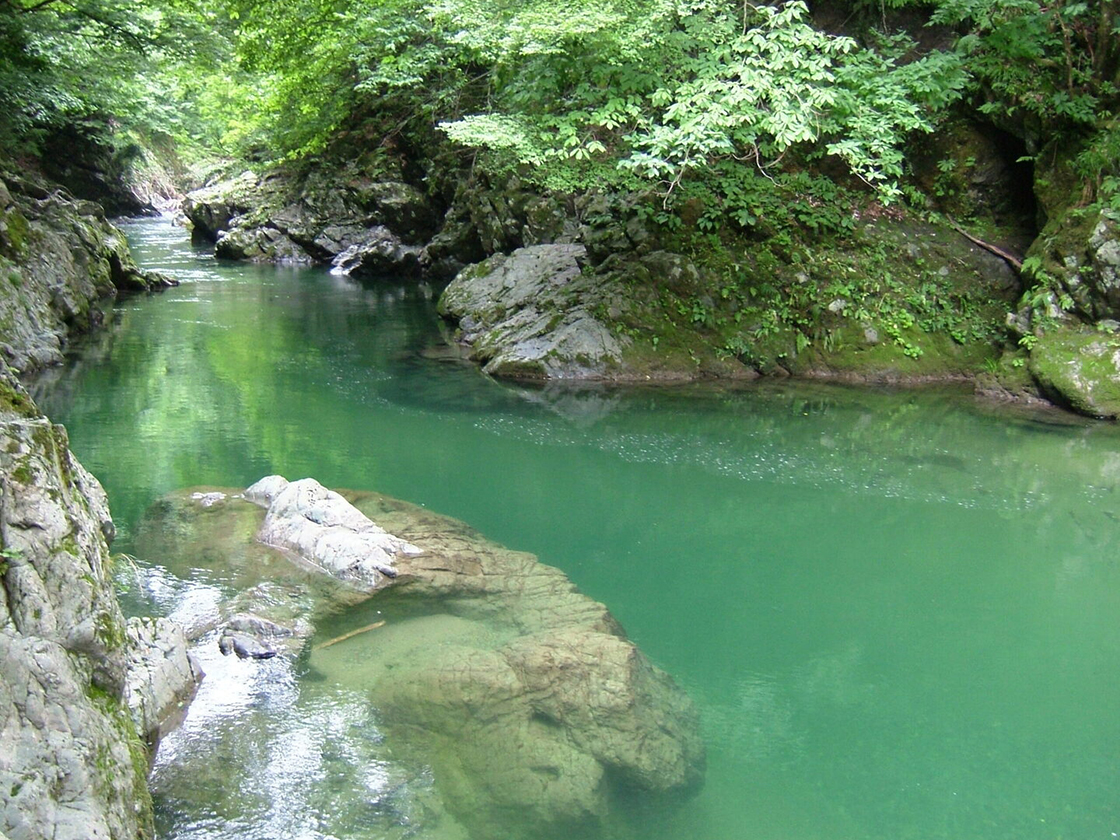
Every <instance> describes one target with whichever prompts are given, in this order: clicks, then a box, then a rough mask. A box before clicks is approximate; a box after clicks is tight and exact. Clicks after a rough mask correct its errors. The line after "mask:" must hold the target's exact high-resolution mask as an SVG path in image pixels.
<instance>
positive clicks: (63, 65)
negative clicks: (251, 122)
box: [0, 0, 220, 152]
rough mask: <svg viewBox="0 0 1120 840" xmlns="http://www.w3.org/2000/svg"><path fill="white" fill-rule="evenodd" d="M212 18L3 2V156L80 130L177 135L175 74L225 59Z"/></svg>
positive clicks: (109, 3)
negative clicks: (70, 130) (131, 130)
mask: <svg viewBox="0 0 1120 840" xmlns="http://www.w3.org/2000/svg"><path fill="white" fill-rule="evenodd" d="M209 17H210V16H208V15H207V14H206V13H205V12H204V11H203V10H202V9H201V8H199V7H197V6H195V5H193V4H188V3H186V2H183V0H137V1H136V2H133V1H132V0H68V2H61V0H47V2H43V0H0V149H7V150H9V151H15V152H35V151H36V150H37V148H38V146H39V144H40V143H41V142H42V140H43V139H44V137H45V136H46V135H47V134H49V133H51V132H53V131H56V130H58V129H61V128H71V127H75V126H79V127H80V130H81V131H83V132H86V133H88V132H90V131H93V132H95V133H100V134H103V135H104V136H106V137H108V136H109V135H110V134H111V132H112V129H113V128H114V127H115V126H117V125H122V124H123V125H127V126H131V127H134V128H142V129H145V130H149V131H166V132H169V133H170V132H173V131H174V130H175V127H176V126H175V123H176V122H177V121H178V120H179V119H180V117H179V114H180V111H181V107H182V103H181V101H180V98H179V96H178V93H179V91H178V90H176V89H175V86H174V84H172V83H171V81H170V80H171V75H172V74H171V71H172V70H173V69H174V68H177V67H184V66H190V67H191V68H192V69H193V71H194V72H198V69H199V67H200V66H202V65H206V64H208V63H212V62H213V61H214V60H215V58H216V56H217V55H218V53H219V44H220V40H219V39H218V38H216V37H215V36H214V35H213V34H212V27H211V26H210V19H209ZM189 107H190V106H189V105H188V106H187V108H188V109H189Z"/></svg>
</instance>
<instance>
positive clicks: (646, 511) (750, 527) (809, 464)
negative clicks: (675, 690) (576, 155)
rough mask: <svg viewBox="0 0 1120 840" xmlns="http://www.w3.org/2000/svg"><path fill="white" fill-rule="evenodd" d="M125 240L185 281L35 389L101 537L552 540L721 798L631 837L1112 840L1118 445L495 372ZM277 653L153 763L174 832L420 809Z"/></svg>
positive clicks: (852, 409)
mask: <svg viewBox="0 0 1120 840" xmlns="http://www.w3.org/2000/svg"><path fill="white" fill-rule="evenodd" d="M131 235H132V236H133V238H134V241H136V242H137V244H138V253H139V256H140V259H141V260H142V261H144V262H145V263H146V264H147V265H150V266H152V267H156V268H160V269H161V270H166V271H169V273H172V274H176V276H179V277H180V279H184V280H190V281H191V282H190V283H188V284H187V285H184V286H181V287H179V288H178V289H173V290H170V291H168V292H167V293H166V294H163V295H160V296H156V297H151V298H148V297H133V298H128V299H126V300H124V301H122V302H121V305H120V306H119V307H118V308H117V309H116V310H115V311H114V313H113V315H112V318H111V319H110V320H111V328H110V329H109V330H107V331H106V332H104V333H102V334H101V335H100V336H99V337H97V338H96V339H94V343H93V344H91V345H89V346H88V347H87V348H84V349H83V351H82V353H81V354H80V355H79V357H78V358H77V360H76V362H75V364H74V365H73V366H72V367H68V368H66V369H65V370H59V371H55V372H53V375H52V377H51V378H50V380H45V381H43V382H41V383H40V384H39V386H38V388H37V390H36V397H37V399H39V401H40V404H41V405H42V406H43V408H44V409H45V410H46V411H47V412H48V413H49V414H50V415H51V416H52V417H54V418H55V419H56V420H58V421H60V422H65V423H67V425H68V426H69V428H70V431H71V439H72V445H73V448H74V449H75V451H76V452H77V453H78V455H79V457H81V458H82V460H83V461H84V462H85V463H86V465H87V466H88V467H90V468H91V469H92V470H93V472H94V473H95V474H96V475H98V476H99V477H100V478H101V479H102V481H103V482H104V483H105V485H106V487H107V489H108V490H109V493H110V498H111V500H112V503H113V510H114V514H115V516H116V518H117V521H118V525H119V528H120V531H121V532H122V534H123V537H122V538H121V540H120V542H119V544H118V546H117V548H119V549H121V550H125V551H130V550H133V546H132V544H131V543H130V539H131V535H132V534H133V533H134V530H135V525H136V523H137V522H138V520H139V517H140V514H141V512H142V511H143V510H144V509H145V508H146V507H147V506H148V505H149V504H150V503H151V502H152V500H153V499H155V498H156V497H158V496H159V495H161V494H163V493H165V492H167V491H170V490H174V489H178V488H180V487H186V486H193V485H199V484H214V485H222V486H246V485H248V484H249V483H251V482H252V481H255V480H256V479H257V478H259V477H261V476H263V475H267V474H270V473H282V474H285V475H287V476H289V477H292V478H295V477H299V476H304V475H313V476H314V477H316V478H317V479H319V480H320V481H322V482H323V483H324V484H327V485H328V486H337V487H359V488H375V489H377V490H380V491H382V492H385V493H388V494H391V495H393V496H397V497H400V498H403V499H408V500H411V501H414V502H417V503H420V504H423V505H426V506H427V507H429V508H431V509H432V510H437V511H440V512H442V513H446V514H449V515H452V516H455V517H457V518H460V519H463V520H465V521H467V522H470V523H471V524H472V525H474V526H476V527H478V528H479V529H480V530H482V531H483V532H484V533H486V534H487V535H488V536H490V537H492V538H494V539H496V540H498V541H500V542H502V543H505V544H506V545H509V546H511V547H514V548H518V549H524V550H528V551H532V552H535V553H537V554H539V555H540V556H541V559H542V560H544V561H545V562H547V563H551V564H552V565H555V566H559V567H560V568H562V569H563V570H564V571H565V572H566V573H567V574H568V575H569V576H570V577H571V578H572V579H573V580H574V581H575V582H576V583H577V584H578V585H579V586H580V588H581V589H582V590H584V591H585V592H587V593H588V594H590V595H592V596H593V597H594V598H596V599H598V600H600V601H603V602H604V603H606V604H607V605H608V606H609V607H610V608H611V610H612V612H613V613H614V614H615V615H616V616H617V617H618V618H619V619H620V620H621V621H622V623H623V625H624V626H625V627H626V628H627V630H628V631H629V632H630V634H631V636H632V637H633V638H634V639H635V640H636V641H637V642H638V644H639V645H640V646H641V648H642V649H643V650H644V651H646V652H647V653H648V654H649V655H650V656H651V658H652V659H654V660H655V661H656V662H657V663H658V664H659V665H661V666H662V667H663V668H664V669H665V670H667V671H669V672H670V673H671V674H673V675H674V676H675V677H676V678H677V680H678V681H679V682H681V683H682V685H683V686H684V687H685V688H686V690H687V691H688V692H689V694H690V695H691V696H692V697H693V698H694V699H695V700H696V701H697V703H698V705H699V706H700V708H701V714H702V717H703V721H704V727H705V732H706V736H707V740H708V750H709V769H708V774H707V781H706V785H705V788H704V790H703V791H702V792H701V794H700V795H699V796H698V797H697V798H695V799H694V800H692V801H690V802H689V803H688V804H687V805H686V806H685V807H684V808H682V809H681V810H680V811H678V812H676V813H673V814H671V815H664V814H654V815H650V816H649V824H648V826H647V827H646V829H645V830H644V832H643V835H642V836H643V837H644V838H648V840H669V838H684V837H690V838H698V840H740V838H741V839H742V840H747V839H748V838H750V840H769V839H771V838H772V840H810V838H821V840H824V838H828V840H873V839H874V840H900V839H901V838H915V840H918V838H920V840H930V838H946V840H950V838H951V839H952V840H957V838H977V840H997V839H998V840H1004V838H1009V837H1014V838H1023V840H1035V838H1037V840H1055V839H1056V838H1066V840H1070V838H1096V837H1101V838H1109V837H1112V836H1114V834H1113V833H1117V834H1120V798H1118V797H1116V795H1115V791H1116V790H1118V789H1120V763H1118V762H1117V761H1116V756H1117V755H1118V754H1120V715H1118V714H1117V711H1118V708H1120V705H1118V704H1120V632H1118V626H1120V625H1118V623H1117V616H1118V615H1120V544H1118V542H1120V541H1118V536H1120V504H1118V502H1120V494H1118V492H1117V488H1118V486H1120V433H1118V430H1117V428H1116V427H1115V426H1112V425H1105V424H1097V423H1089V422H1086V421H1080V420H1076V419H1072V418H1068V417H1065V416H1063V415H1056V414H1033V413H1027V412H1014V413H1009V412H1006V411H1003V410H995V409H991V408H988V407H984V406H978V405H976V404H974V403H973V402H972V400H971V398H969V397H968V396H967V395H965V394H962V393H960V392H959V391H953V390H940V391H938V390H929V391H920V392H907V393H893V392H886V391H874V390H862V391H861V390H852V389H844V388H838V387H824V386H813V385H800V384H791V383H779V384H763V385H754V386H740V387H736V388H719V387H714V386H693V387H689V388H675V389H674V388H658V389H653V390H644V391H630V390H626V389H612V388H599V389H595V390H591V391H575V392H573V391H571V390H557V389H539V388H527V387H523V386H513V385H509V384H502V383H496V382H493V381H491V380H489V379H487V378H486V377H484V376H482V375H481V374H480V373H479V372H478V371H477V370H476V369H475V368H473V367H472V366H469V365H466V364H463V363H461V362H459V361H457V360H456V359H455V358H454V356H453V354H448V353H446V352H442V351H441V350H440V349H439V348H440V346H441V345H440V336H439V330H438V325H437V322H436V318H435V314H434V307H433V303H432V295H433V290H431V289H427V288H422V287H421V288H417V287H408V286H403V285H397V284H394V283H392V282H388V281H386V282H381V283H371V284H368V285H359V284H357V283H354V282H352V281H350V280H347V279H345V278H337V277H330V276H329V275H327V274H326V273H325V272H318V271H295V270H275V269H270V268H263V267H253V266H229V265H222V264H219V263H217V262H215V261H213V260H212V259H210V258H208V257H206V256H204V255H201V254H199V253H198V252H195V251H193V250H192V249H190V247H189V246H187V245H185V244H184V240H183V238H182V234H181V232H180V231H177V230H174V229H172V228H170V227H167V226H161V224H160V223H158V222H144V223H141V224H139V225H137V226H134V228H133V229H132V231H131ZM138 559H139V563H140V564H141V566H143V567H144V568H150V567H159V566H160V565H162V561H161V558H159V557H145V556H141V557H139V558H138ZM129 575H131V572H122V582H127V578H128V577H129ZM131 586H132V592H133V597H134V599H135V601H137V602H139V603H152V601H151V600H149V598H148V596H147V595H145V594H144V592H143V588H142V587H140V586H138V585H137V584H136V583H133V584H131ZM212 588H213V589H217V590H220V591H225V592H228V591H229V590H230V588H231V578H230V576H229V575H228V574H223V573H222V571H221V570H220V569H218V568H215V567H214V566H213V565H212V564H206V563H200V564H198V565H197V566H196V567H192V568H175V569H171V570H169V571H167V573H166V577H165V579H163V580H162V582H160V583H158V584H151V589H152V591H151V592H150V593H149V594H150V595H151V599H153V600H154V601H155V602H156V605H157V608H158V609H159V610H161V611H163V612H171V611H175V610H178V611H179V613H180V614H198V613H205V611H206V609H208V607H207V606H206V604H207V603H209V601H208V599H210V598H211V597H212V596H211V594H208V593H210V592H211V589H212ZM157 589H158V590H159V591H160V592H162V593H163V594H162V595H160V594H159V593H158V592H157V591H156V590H157ZM192 599H194V600H193V601H192ZM213 667H214V669H215V670H214V674H215V675H218V674H221V673H223V672H222V671H221V670H220V669H221V668H227V667H228V668H242V667H244V668H246V669H251V668H253V667H255V666H254V665H246V664H245V663H233V662H225V661H219V662H217V663H214V664H213ZM270 667H272V668H279V667H281V666H279V665H273V666H268V665H265V666H264V667H263V668H258V670H256V671H252V672H250V671H249V670H246V671H245V673H244V674H241V673H240V672H238V673H237V674H234V675H232V677H231V679H233V681H234V682H239V684H240V688H239V690H240V691H242V692H243V693H241V694H238V695H236V697H233V698H231V699H229V701H228V702H229V703H230V704H231V705H230V706H229V709H230V711H229V713H228V714H224V713H223V714H218V715H217V716H216V717H215V718H213V719H211V720H209V721H208V722H207V723H205V725H201V724H198V723H195V722H192V721H190V720H188V728H187V729H184V730H183V731H182V732H181V733H180V734H179V735H177V736H175V737H176V740H175V741H174V742H172V743H171V746H169V747H168V749H174V750H176V751H177V754H178V755H180V756H183V757H184V758H183V760H178V759H177V760H176V761H174V762H171V761H170V760H169V759H168V755H170V754H171V753H168V754H167V755H164V754H161V757H160V765H159V767H158V768H157V773H156V790H157V796H158V798H159V801H160V803H161V832H162V836H164V837H168V838H176V837H187V836H191V837H204V836H205V837H221V836H230V837H233V836H260V837H266V836H267V837H286V836H293V837H320V836H322V837H327V836H337V837H353V838H358V837H392V836H397V835H394V834H392V833H391V832H392V831H404V830H405V829H404V828H403V827H402V826H404V825H406V824H407V823H408V820H409V819H412V815H415V814H417V813H424V810H425V809H426V808H433V807H436V806H434V805H432V804H431V803H432V800H431V799H430V798H427V797H429V796H430V786H429V787H428V788H425V785H426V784H428V783H427V782H426V780H425V779H424V778H423V777H422V776H421V777H417V778H403V779H393V778H390V779H389V780H388V781H385V782H384V784H382V783H381V782H379V781H378V779H379V776H378V773H379V772H381V770H384V771H385V772H387V773H389V774H390V776H391V772H390V771H391V768H392V767H393V764H392V756H388V755H386V754H385V750H386V749H387V747H386V745H385V744H379V743H377V739H376V736H375V734H371V733H376V732H377V726H376V720H373V719H371V718H370V717H369V715H370V714H371V712H370V710H369V709H368V707H367V706H366V704H365V703H364V699H363V697H362V695H361V692H360V691H356V690H355V689H354V688H353V687H348V688H346V689H345V690H340V689H338V688H337V686H335V684H334V682H333V681H331V680H319V681H316V680H315V679H312V678H311V677H313V676H314V675H313V674H305V673H302V672H300V671H299V670H298V669H297V670H296V671H293V672H289V673H287V674H276V675H272V676H273V677H275V680H265V681H264V682H258V681H257V680H258V677H259V678H260V679H261V680H263V675H266V674H267V673H268V672H267V669H268V668H270ZM220 683H221V680H219V679H217V678H215V679H214V680H212V681H211V688H212V689H213V690H215V691H216V690H217V686H218V685H219V684H220ZM332 686H334V687H332ZM225 702H227V701H226V700H224V699H222V698H221V697H215V698H213V703H212V708H224V707H223V706H222V704H223V703H225ZM207 707H208V704H207V702H203V704H202V706H200V708H207ZM235 710H236V714H234V711H235ZM200 714H201V713H200ZM360 733H361V734H360ZM371 739H372V740H371ZM235 765H236V766H239V767H245V768H248V769H247V770H246V773H247V775H246V776H245V777H244V778H239V779H238V780H237V781H236V783H234V782H232V781H231V780H230V779H229V778H228V775H227V776H225V777H224V776H223V773H222V772H221V768H223V767H227V768H228V767H230V766H235ZM184 768H191V769H184ZM379 768H380V769H379ZM402 772H403V771H402ZM188 775H190V776H192V778H193V777H195V776H197V777H198V778H202V779H206V780H207V781H206V784H204V785H201V786H195V787H193V788H192V786H189V785H187V784H186V783H185V781H184V779H185V778H186V776H188ZM188 789H193V790H197V791H200V793H198V794H197V795H198V796H202V792H205V801H199V802H193V803H188V804H183V803H182V802H181V801H180V800H178V799H176V797H181V796H183V795H185V794H184V792H185V791H186V790H188ZM390 789H391V790H399V791H404V793H402V794H401V795H400V798H398V799H394V798H393V796H389V797H388V799H386V794H385V791H386V790H390ZM238 790H244V793H236V791H238ZM192 795H195V794H192ZM386 802H388V803H389V804H386ZM199 815H209V816H208V817H206V816H199ZM386 815H391V816H386ZM222 826H233V827H234V828H230V829H228V831H227V829H225V828H222ZM223 832H227V833H224V834H223ZM254 832H256V833H255V834H254ZM573 840H577V838H573ZM578 840H582V838H579V839H578Z"/></svg>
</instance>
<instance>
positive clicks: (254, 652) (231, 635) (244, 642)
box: [218, 627, 277, 659]
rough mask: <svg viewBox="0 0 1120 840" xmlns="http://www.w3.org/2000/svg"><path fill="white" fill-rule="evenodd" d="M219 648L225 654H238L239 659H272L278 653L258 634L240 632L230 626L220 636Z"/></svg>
mask: <svg viewBox="0 0 1120 840" xmlns="http://www.w3.org/2000/svg"><path fill="white" fill-rule="evenodd" d="M218 648H219V650H221V652H222V654H223V655H225V656H229V655H230V654H231V653H235V654H237V658H238V659H272V657H274V656H276V653H277V652H276V650H275V649H274V648H271V647H269V646H268V645H266V644H264V643H263V642H262V641H261V640H260V639H258V638H257V637H256V636H251V635H249V634H248V633H238V632H237V631H235V630H231V629H230V628H228V627H227V628H226V629H225V630H223V631H222V635H221V636H219V637H218Z"/></svg>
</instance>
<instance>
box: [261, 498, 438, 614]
mask: <svg viewBox="0 0 1120 840" xmlns="http://www.w3.org/2000/svg"><path fill="white" fill-rule="evenodd" d="M282 481H283V479H282V478H281V477H280V476H269V477H268V478H266V479H264V482H265V484H266V487H267V491H263V492H262V491H261V490H259V489H256V485H254V486H253V487H250V488H249V489H248V490H246V492H245V495H246V498H248V499H250V500H253V499H256V498H262V497H267V498H269V504H268V513H267V514H266V515H265V519H264V524H263V525H262V526H261V530H260V532H259V533H258V534H257V539H258V540H260V542H262V543H264V544H265V545H267V546H271V547H272V548H278V549H281V550H283V551H288V552H292V553H293V554H295V555H296V556H298V557H299V558H301V559H302V560H303V561H305V562H307V563H309V564H311V565H312V566H313V567H315V568H318V569H322V570H323V571H324V572H326V573H327V574H330V575H332V576H333V577H336V578H338V579H339V580H344V581H346V582H347V583H350V584H353V585H354V586H355V587H357V588H359V589H361V590H364V591H369V592H372V591H374V590H376V589H379V588H381V587H383V586H386V585H388V583H389V582H390V581H392V579H393V578H395V577H396V576H397V568H396V565H395V564H396V561H397V560H398V559H400V558H401V557H405V556H409V555H413V554H419V553H420V549H419V548H417V547H416V546H414V545H411V544H410V543H408V542H406V541H405V540H402V539H400V538H398V537H395V536H393V535H392V534H389V533H387V532H386V531H385V529H383V528H379V527H378V526H377V525H375V524H374V523H373V522H371V521H370V520H369V518H368V517H366V516H365V515H364V514H362V513H361V512H360V511H358V510H357V509H356V508H355V507H354V506H353V505H351V504H350V503H349V502H348V501H346V499H344V498H343V497H342V496H340V495H339V494H338V493H335V492H334V491H333V490H328V489H327V488H325V487H323V485H321V484H319V482H317V481H315V480H314V479H312V478H304V479H301V480H299V481H293V482H291V483H287V484H285V485H283V487H282V488H281V486H280V482H282ZM266 493H267V494H268V496H266V495H265V494H266Z"/></svg>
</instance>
